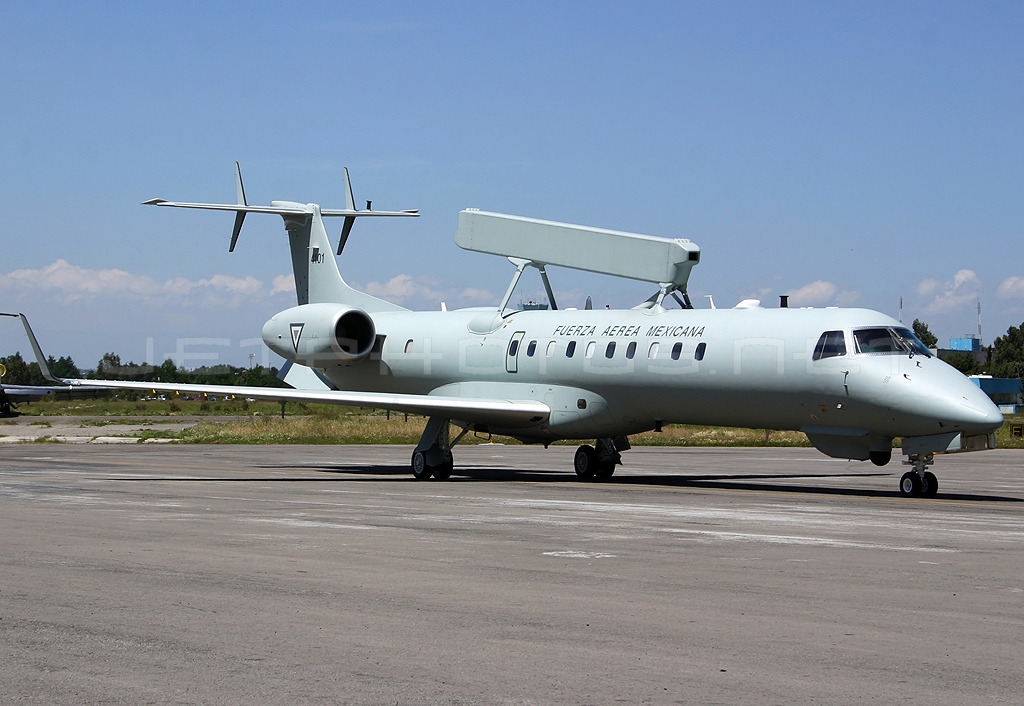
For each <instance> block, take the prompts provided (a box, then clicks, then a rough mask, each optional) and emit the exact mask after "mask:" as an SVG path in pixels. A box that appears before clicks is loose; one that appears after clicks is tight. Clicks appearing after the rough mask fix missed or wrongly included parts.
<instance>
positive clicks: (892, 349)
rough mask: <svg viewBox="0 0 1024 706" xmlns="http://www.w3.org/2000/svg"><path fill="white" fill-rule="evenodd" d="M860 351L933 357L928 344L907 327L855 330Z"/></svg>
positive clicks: (858, 350)
mask: <svg viewBox="0 0 1024 706" xmlns="http://www.w3.org/2000/svg"><path fill="white" fill-rule="evenodd" d="M853 338H854V340H855V341H856V342H857V352H858V353H888V354H893V353H895V354H897V355H898V354H906V355H923V356H925V357H927V358H930V357H931V351H929V350H928V346H926V345H925V344H923V343H921V341H920V339H918V337H917V336H915V335H914V334H913V333H911V332H910V330H909V329H905V328H864V329H860V330H857V331H854V332H853Z"/></svg>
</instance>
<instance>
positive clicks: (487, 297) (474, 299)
mask: <svg viewBox="0 0 1024 706" xmlns="http://www.w3.org/2000/svg"><path fill="white" fill-rule="evenodd" d="M458 298H459V300H460V301H464V302H466V303H468V304H469V305H470V306H487V305H488V304H498V297H496V296H495V295H494V294H491V293H490V292H489V291H487V290H486V289H477V288H475V287H467V288H466V289H463V290H462V291H461V292H459V297H458Z"/></svg>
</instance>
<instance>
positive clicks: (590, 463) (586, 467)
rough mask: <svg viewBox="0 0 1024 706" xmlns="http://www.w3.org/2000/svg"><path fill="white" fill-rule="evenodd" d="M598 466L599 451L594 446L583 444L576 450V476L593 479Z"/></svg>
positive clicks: (573, 463)
mask: <svg viewBox="0 0 1024 706" xmlns="http://www.w3.org/2000/svg"><path fill="white" fill-rule="evenodd" d="M597 465H598V464H597V450H596V449H594V447H593V446H590V445H588V444H583V446H581V447H579V448H578V449H576V457H575V458H574V459H573V462H572V466H573V468H574V469H575V470H576V475H578V476H579V477H580V478H592V477H593V476H594V473H595V472H596V471H597Z"/></svg>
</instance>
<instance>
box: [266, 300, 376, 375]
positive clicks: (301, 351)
mask: <svg viewBox="0 0 1024 706" xmlns="http://www.w3.org/2000/svg"><path fill="white" fill-rule="evenodd" d="M376 339H377V329H376V327H375V326H374V325H373V319H372V318H370V315H369V314H367V313H366V312H365V311H363V310H362V309H353V308H351V307H346V306H340V305H338V304H303V305H302V306H296V307H292V308H291V309H285V310H284V311H282V312H280V313H279V314H276V315H275V316H274V317H273V318H271V319H270V321H268V322H267V323H266V324H264V325H263V342H264V343H266V344H267V346H268V347H269V348H270V349H271V350H272V351H274V352H275V353H277V354H278V355H280V356H281V357H283V358H286V359H287V360H293V361H295V362H297V363H301V364H302V365H309V366H312V367H324V366H326V365H330V364H336V363H338V361H339V360H341V361H344V362H346V363H351V362H355V361H359V360H363V359H364V358H366V357H367V356H368V355H370V351H372V350H373V344H374V342H375V341H376Z"/></svg>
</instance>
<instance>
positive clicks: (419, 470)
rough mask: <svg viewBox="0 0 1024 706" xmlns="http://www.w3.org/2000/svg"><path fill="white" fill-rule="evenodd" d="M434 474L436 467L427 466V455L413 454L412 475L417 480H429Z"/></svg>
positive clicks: (419, 452)
mask: <svg viewBox="0 0 1024 706" xmlns="http://www.w3.org/2000/svg"><path fill="white" fill-rule="evenodd" d="M433 472H434V467H433V466H429V465H427V455H426V454H425V453H423V452H422V451H413V452H412V475H413V477H414V478H415V479H416V480H427V479H428V478H430V476H431V474H433Z"/></svg>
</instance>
